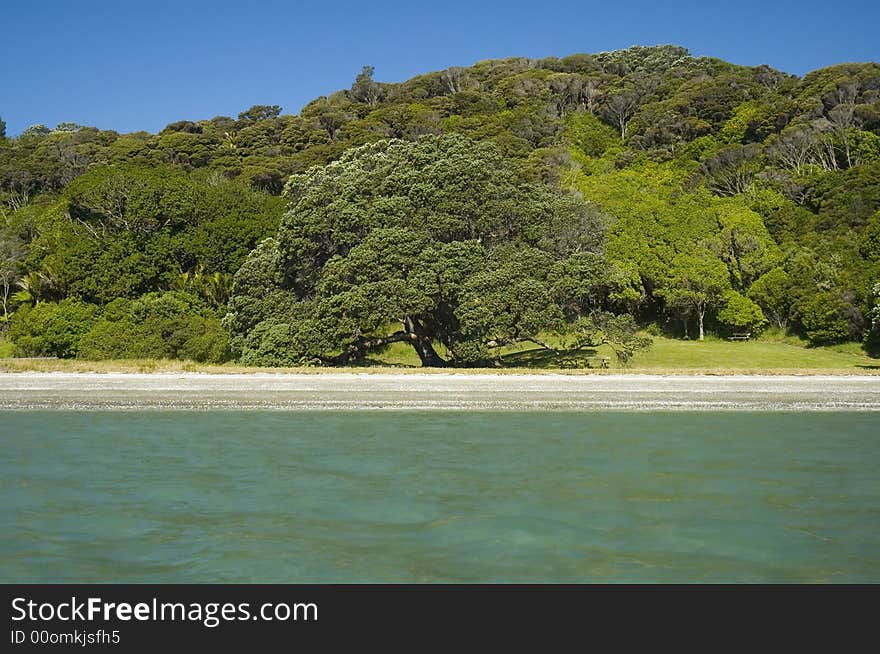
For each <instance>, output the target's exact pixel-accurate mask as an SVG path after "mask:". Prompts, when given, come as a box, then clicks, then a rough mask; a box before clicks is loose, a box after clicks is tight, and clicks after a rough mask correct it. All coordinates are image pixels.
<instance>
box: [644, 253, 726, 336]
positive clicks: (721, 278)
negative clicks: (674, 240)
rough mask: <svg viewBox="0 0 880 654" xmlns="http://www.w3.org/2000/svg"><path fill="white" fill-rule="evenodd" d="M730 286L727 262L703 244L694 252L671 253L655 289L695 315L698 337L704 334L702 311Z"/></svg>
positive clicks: (674, 304) (678, 307)
mask: <svg viewBox="0 0 880 654" xmlns="http://www.w3.org/2000/svg"><path fill="white" fill-rule="evenodd" d="M729 289H730V275H729V273H728V270H727V266H726V265H725V264H724V262H723V261H722V260H721V259H719V258H718V257H717V256H715V255H714V254H712V253H711V252H709V251H708V250H706V249H705V248H701V249H697V250H696V252H694V253H681V254H679V255H678V256H676V257H675V259H674V260H673V262H672V266H671V267H670V270H669V277H668V278H667V280H666V284H665V285H664V288H662V289H660V291H659V293H660V294H661V295H662V296H663V297H664V298H665V299H666V302H667V304H668V306H669V307H671V308H672V309H674V310H676V311H679V312H682V313H685V314H687V313H689V312H691V311H692V312H693V313H695V314H696V316H697V323H698V325H699V329H700V340H701V341H702V340H703V339H704V338H705V330H704V327H703V324H704V321H705V317H706V312H707V311H708V310H709V309H711V308H713V307H715V306H717V305H718V304H719V303H720V302H721V300H722V298H723V296H724V293H725V292H726V291H728V290H729Z"/></svg>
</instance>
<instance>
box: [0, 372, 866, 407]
mask: <svg viewBox="0 0 880 654" xmlns="http://www.w3.org/2000/svg"><path fill="white" fill-rule="evenodd" d="M47 409H48V410H51V409H55V410H92V411H94V410H111V411H112V410H147V409H178V410H437V411H450V410H466V411H472V410H523V411H528V410H556V411H566V410H572V411H600V410H602V411H604V410H622V411H651V410H656V411H880V376H877V375H847V376H839V375H829V374H825V375H793V374H789V375H747V374H731V375H712V374H656V373H654V374H649V373H644V374H634V373H626V374H619V373H603V374H583V373H581V374H570V373H569V374H566V373H558V372H545V373H540V374H502V375H498V374H494V373H492V372H489V373H487V372H483V373H470V374H465V375H462V374H457V373H450V372H431V373H428V374H421V375H420V374H413V373H405V374H400V373H388V372H338V371H336V372H323V373H321V374H314V373H311V374H302V373H267V372H256V373H226V374H209V373H203V372H158V373H122V372H104V373H83V372H16V373H0V410H47Z"/></svg>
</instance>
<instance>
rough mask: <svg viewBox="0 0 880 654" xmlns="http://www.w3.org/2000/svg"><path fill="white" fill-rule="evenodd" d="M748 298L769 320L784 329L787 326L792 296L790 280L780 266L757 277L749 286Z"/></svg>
mask: <svg viewBox="0 0 880 654" xmlns="http://www.w3.org/2000/svg"><path fill="white" fill-rule="evenodd" d="M748 298H749V299H750V300H752V301H753V302H755V303H756V304H757V305H758V306H759V307H760V308H761V309H762V310H763V313H764V315H766V316H767V317H768V318H769V319H770V321H771V322H772V323H773V324H774V325H776V326H777V327H779V328H780V329H785V328H786V327H787V326H788V321H789V316H790V313H791V306H792V302H793V299H794V298H793V297H792V282H791V278H790V277H789V275H788V273H787V272H785V270H783V269H782V268H774V269H773V270H770V271H768V272H766V273H765V274H764V275H762V276H761V277H759V278H758V279H757V280H756V281H755V283H754V284H752V286H751V288H749V292H748Z"/></svg>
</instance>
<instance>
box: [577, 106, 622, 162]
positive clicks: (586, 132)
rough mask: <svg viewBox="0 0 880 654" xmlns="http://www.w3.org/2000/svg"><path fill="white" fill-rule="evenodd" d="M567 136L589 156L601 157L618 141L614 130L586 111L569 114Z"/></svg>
mask: <svg viewBox="0 0 880 654" xmlns="http://www.w3.org/2000/svg"><path fill="white" fill-rule="evenodd" d="M565 136H566V138H567V140H568V141H569V143H571V145H572V146H573V147H575V148H577V149H578V150H580V151H581V152H583V153H584V154H585V155H587V156H589V157H601V156H602V155H603V154H605V152H606V151H607V150H608V148H610V147H612V146H614V145H616V144H617V143H618V139H617V134H615V133H614V130H613V129H612V128H611V127H609V126H608V125H606V124H604V123H603V122H602V121H600V120H599V119H598V118H597V117H596V116H594V115H593V114H591V113H589V112H586V111H581V112H578V113H573V114H570V115H569V117H568V120H567V121H566V125H565Z"/></svg>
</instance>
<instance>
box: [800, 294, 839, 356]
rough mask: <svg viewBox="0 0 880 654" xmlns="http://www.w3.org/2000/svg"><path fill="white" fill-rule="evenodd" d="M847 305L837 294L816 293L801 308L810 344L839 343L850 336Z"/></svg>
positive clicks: (802, 320)
mask: <svg viewBox="0 0 880 654" xmlns="http://www.w3.org/2000/svg"><path fill="white" fill-rule="evenodd" d="M848 309H849V305H847V303H846V302H845V301H844V300H843V298H841V297H840V296H839V295H838V294H836V293H832V292H829V291H824V292H821V293H817V294H816V295H814V296H813V297H812V299H810V300H808V301H807V302H806V303H805V304H804V305H803V306H802V308H801V322H802V323H803V325H804V331H805V332H806V335H807V338H808V339H809V340H810V344H811V345H822V344H828V343H839V342H841V341H845V340H847V339H848V338H849V336H850V321H849V317H848Z"/></svg>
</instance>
